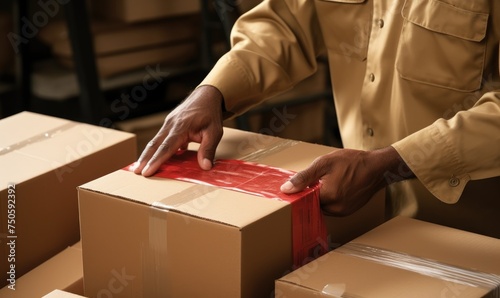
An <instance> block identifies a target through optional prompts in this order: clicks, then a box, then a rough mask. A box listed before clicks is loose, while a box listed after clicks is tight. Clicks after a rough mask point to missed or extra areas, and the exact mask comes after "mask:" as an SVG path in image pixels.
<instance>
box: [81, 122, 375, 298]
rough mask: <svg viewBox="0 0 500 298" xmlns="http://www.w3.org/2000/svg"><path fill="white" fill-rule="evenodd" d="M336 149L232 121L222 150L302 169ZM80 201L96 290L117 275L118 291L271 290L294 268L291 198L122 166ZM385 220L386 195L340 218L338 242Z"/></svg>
mask: <svg viewBox="0 0 500 298" xmlns="http://www.w3.org/2000/svg"><path fill="white" fill-rule="evenodd" d="M191 149H196V148H191ZM330 151H331V148H329V147H325V146H319V145H314V144H308V143H303V142H298V141H291V140H285V139H280V138H276V137H269V136H264V135H259V134H255V133H249V132H242V131H238V130H234V129H225V132H224V137H223V139H222V141H221V143H220V145H219V147H218V151H217V156H216V158H218V159H241V160H245V161H252V162H259V163H261V164H266V165H270V166H274V167H279V168H283V169H289V170H294V171H297V170H300V169H302V168H304V167H306V166H307V165H308V164H309V163H310V162H311V161H312V160H313V159H314V158H315V157H317V156H318V155H320V154H326V153H327V152H330ZM235 171H237V169H235ZM277 187H278V188H279V185H277ZM79 202H80V220H81V232H82V245H83V261H84V275H85V295H87V296H89V297H99V296H101V297H105V296H106V295H109V294H110V293H111V292H110V291H111V290H113V289H109V287H108V284H109V281H110V280H111V279H113V278H116V277H115V276H116V275H119V276H121V281H122V283H121V286H120V287H114V292H113V297H231V298H234V297H269V295H270V294H271V293H272V291H273V288H274V280H275V279H277V278H279V277H280V276H282V275H284V274H286V273H287V272H289V271H291V270H293V267H292V227H291V225H292V217H291V214H292V213H291V212H292V211H291V206H290V204H288V203H287V202H284V201H281V200H273V199H266V198H262V197H258V196H254V195H250V194H245V193H240V192H235V191H231V190H226V189H222V188H217V187H213V186H207V185H202V184H193V183H189V182H181V181H176V180H169V179H164V178H157V177H153V178H144V177H142V176H140V175H135V174H133V173H132V172H129V171H126V170H119V171H116V172H114V173H111V174H109V175H106V176H104V177H101V178H99V179H96V180H94V181H92V182H89V183H87V184H85V185H82V186H81V187H80V188H79ZM383 219H384V198H383V197H382V196H381V197H377V198H374V199H373V200H372V201H371V202H370V203H369V204H368V205H367V206H365V208H363V210H360V211H359V213H355V214H354V215H353V216H348V217H343V218H334V219H331V220H330V221H329V223H330V224H331V225H336V226H337V231H339V230H340V231H341V232H343V233H338V234H335V231H334V232H333V233H330V235H329V236H330V238H329V240H328V241H329V242H331V243H332V244H333V246H335V245H337V244H338V243H340V242H342V241H348V240H351V239H353V238H354V237H356V236H359V235H360V234H361V233H364V232H366V231H367V230H369V229H371V228H373V227H375V226H376V225H378V224H380V223H381V222H382V221H383ZM346 239H348V240H346Z"/></svg>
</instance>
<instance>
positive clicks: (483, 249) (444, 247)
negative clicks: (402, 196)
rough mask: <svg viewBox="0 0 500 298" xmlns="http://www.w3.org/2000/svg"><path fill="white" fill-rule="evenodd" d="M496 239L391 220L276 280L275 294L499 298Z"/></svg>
mask: <svg viewBox="0 0 500 298" xmlns="http://www.w3.org/2000/svg"><path fill="white" fill-rule="evenodd" d="M499 252H500V240H498V239H495V238H490V237H486V236H482V235H478V234H473V233H470V232H465V231H462V230H458V229H453V228H449V227H444V226H440V225H436V224H432V223H427V222H424V221H419V220H416V219H411V218H407V217H397V218H394V219H392V220H390V221H388V222H386V223H384V224H383V225H381V226H379V227H377V228H376V229H374V230H372V231H370V232H368V233H366V234H365V235H362V236H360V237H358V238H356V239H355V240H353V241H351V242H349V243H348V244H346V245H344V246H342V247H340V248H338V249H336V250H333V251H331V252H330V253H328V254H326V255H323V256H322V257H320V258H318V259H316V260H315V261H313V262H311V263H309V264H307V265H305V266H303V267H301V268H299V269H298V270H296V271H294V272H292V273H290V274H288V275H286V276H285V277H283V278H281V279H279V280H277V281H276V292H275V297H287V298H293V297H300V298H307V297H374V298H376V297H383V298H392V297H498V293H499V289H500V288H499V287H500V254H499Z"/></svg>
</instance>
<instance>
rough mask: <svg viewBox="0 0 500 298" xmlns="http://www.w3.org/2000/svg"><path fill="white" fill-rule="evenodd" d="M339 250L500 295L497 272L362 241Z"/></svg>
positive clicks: (495, 295)
mask: <svg viewBox="0 0 500 298" xmlns="http://www.w3.org/2000/svg"><path fill="white" fill-rule="evenodd" d="M335 252H337V253H342V254H346V255H350V256H354V257H358V258H363V259H366V260H369V261H372V262H375V263H378V264H382V265H385V266H390V267H395V268H399V269H403V270H407V271H411V272H415V273H418V274H422V275H426V276H430V277H433V278H437V279H441V280H444V281H449V282H453V283H457V284H462V285H466V286H470V287H479V288H483V289H487V290H493V292H491V294H492V297H497V298H500V290H499V287H500V276H498V275H496V274H491V273H484V272H479V271H475V270H471V269H466V268H460V267H456V266H453V265H449V264H444V263H440V262H437V261H435V260H429V259H424V258H420V257H416V256H411V255H408V254H404V253H400V252H396V251H391V250H387V249H383V248H378V247H373V246H369V245H363V244H359V243H347V244H345V245H343V246H341V247H339V248H337V249H336V250H335ZM327 286H328V285H327ZM325 294H326V293H325Z"/></svg>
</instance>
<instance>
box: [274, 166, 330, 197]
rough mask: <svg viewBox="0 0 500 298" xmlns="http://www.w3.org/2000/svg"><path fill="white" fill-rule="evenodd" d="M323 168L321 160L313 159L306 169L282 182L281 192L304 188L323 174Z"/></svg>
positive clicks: (297, 190) (293, 191)
mask: <svg viewBox="0 0 500 298" xmlns="http://www.w3.org/2000/svg"><path fill="white" fill-rule="evenodd" d="M324 169H325V166H324V165H323V162H322V161H320V160H316V161H314V162H313V163H312V164H311V165H310V166H309V167H308V168H307V169H305V170H303V171H300V172H298V173H296V174H295V175H293V176H292V178H290V179H289V180H288V181H286V182H285V183H283V185H281V187H280V190H281V192H283V193H296V192H299V191H302V190H304V189H305V188H306V187H308V186H309V185H311V184H313V183H315V182H317V181H318V180H319V179H320V178H321V177H322V176H323V175H324V174H325V171H324Z"/></svg>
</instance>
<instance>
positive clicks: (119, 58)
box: [39, 15, 200, 78]
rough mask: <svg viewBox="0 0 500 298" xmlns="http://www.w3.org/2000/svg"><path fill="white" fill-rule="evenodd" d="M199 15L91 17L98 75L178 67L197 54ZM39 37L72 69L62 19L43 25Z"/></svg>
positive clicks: (63, 63)
mask: <svg viewBox="0 0 500 298" xmlns="http://www.w3.org/2000/svg"><path fill="white" fill-rule="evenodd" d="M198 24H199V17H197V16H196V15H187V16H180V17H175V18H166V19H160V20H155V21H150V22H142V23H137V24H127V23H121V22H117V21H112V20H93V21H92V22H91V32H92V36H93V44H94V53H95V57H96V65H97V69H98V72H99V75H100V76H101V77H102V78H106V77H111V76H114V75H117V74H121V73H125V72H127V71H131V70H136V69H140V68H144V67H145V66H147V65H156V64H159V65H162V66H180V65H184V64H186V63H188V62H190V61H192V60H193V59H195V58H196V57H197V54H198V52H197V49H198V40H199V32H200V27H199V25H198ZM39 39H40V40H42V41H43V42H44V43H45V44H47V45H49V46H50V47H51V49H52V52H53V54H54V57H55V58H56V60H57V61H59V62H60V64H61V65H63V66H66V67H69V68H73V67H74V63H73V53H72V50H71V43H70V40H69V34H68V29H67V26H66V22H65V21H64V20H56V21H53V22H51V23H49V24H48V25H47V26H45V27H44V28H42V30H41V32H40V34H39Z"/></svg>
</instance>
